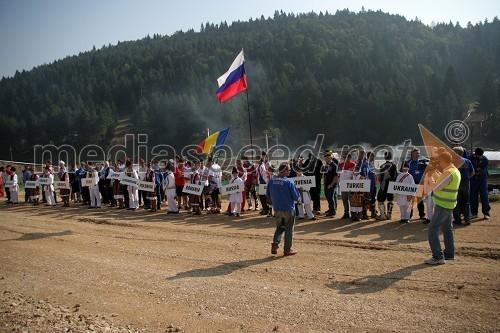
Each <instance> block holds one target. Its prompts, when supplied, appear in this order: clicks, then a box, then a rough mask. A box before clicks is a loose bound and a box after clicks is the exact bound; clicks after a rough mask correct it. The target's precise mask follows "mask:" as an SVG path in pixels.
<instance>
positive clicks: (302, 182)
mask: <svg viewBox="0 0 500 333" xmlns="http://www.w3.org/2000/svg"><path fill="white" fill-rule="evenodd" d="M290 179H291V180H293V182H294V183H295V186H297V187H298V188H303V189H305V190H309V189H310V188H311V187H316V177H314V176H302V177H294V178H290Z"/></svg>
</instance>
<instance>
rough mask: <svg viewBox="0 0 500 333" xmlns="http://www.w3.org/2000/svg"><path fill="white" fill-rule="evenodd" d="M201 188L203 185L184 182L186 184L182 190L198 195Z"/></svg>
mask: <svg viewBox="0 0 500 333" xmlns="http://www.w3.org/2000/svg"><path fill="white" fill-rule="evenodd" d="M203 188H204V186H203V185H197V184H186V185H184V188H183V189H182V192H184V193H188V194H194V195H200V194H201V192H202V191H203Z"/></svg>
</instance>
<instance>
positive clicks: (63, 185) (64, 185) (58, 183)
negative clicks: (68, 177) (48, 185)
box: [54, 181, 70, 190]
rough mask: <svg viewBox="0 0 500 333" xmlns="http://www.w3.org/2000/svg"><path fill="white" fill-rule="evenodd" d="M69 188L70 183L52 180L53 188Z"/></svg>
mask: <svg viewBox="0 0 500 333" xmlns="http://www.w3.org/2000/svg"><path fill="white" fill-rule="evenodd" d="M61 189H63V190H69V189H70V185H69V183H66V182H65V181H55V182H54V190H61Z"/></svg>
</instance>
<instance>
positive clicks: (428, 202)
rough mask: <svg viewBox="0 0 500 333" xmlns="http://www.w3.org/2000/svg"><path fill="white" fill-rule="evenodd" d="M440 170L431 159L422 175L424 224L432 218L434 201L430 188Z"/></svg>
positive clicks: (434, 184) (433, 184) (431, 188)
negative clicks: (424, 210)
mask: <svg viewBox="0 0 500 333" xmlns="http://www.w3.org/2000/svg"><path fill="white" fill-rule="evenodd" d="M440 175H441V172H439V170H438V169H437V161H433V159H432V158H431V161H430V163H429V165H428V166H427V170H426V172H425V175H424V180H423V191H424V196H425V197H426V198H425V206H426V208H427V219H425V220H424V222H423V223H424V224H427V223H430V222H431V219H432V215H434V207H435V204H434V201H432V190H433V189H434V186H436V181H437V180H438V178H439V176H440Z"/></svg>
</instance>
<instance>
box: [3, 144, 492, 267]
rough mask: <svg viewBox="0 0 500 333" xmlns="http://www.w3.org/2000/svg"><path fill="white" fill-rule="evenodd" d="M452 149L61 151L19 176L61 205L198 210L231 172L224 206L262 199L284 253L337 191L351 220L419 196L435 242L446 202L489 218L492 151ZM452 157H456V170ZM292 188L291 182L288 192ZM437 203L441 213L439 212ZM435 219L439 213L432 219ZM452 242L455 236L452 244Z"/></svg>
mask: <svg viewBox="0 0 500 333" xmlns="http://www.w3.org/2000/svg"><path fill="white" fill-rule="evenodd" d="M453 150H454V152H455V153H456V154H453V155H454V156H452V154H449V153H446V152H445V149H444V148H439V149H437V148H436V149H435V151H433V152H432V153H431V155H432V156H431V157H430V160H429V159H426V158H421V156H420V150H419V149H418V148H414V149H413V150H412V151H411V157H410V158H409V159H408V160H405V161H404V162H403V163H401V165H396V163H395V162H394V161H393V156H392V154H391V152H390V151H387V152H385V154H384V159H385V162H384V163H383V164H381V165H380V166H379V167H377V168H376V167H375V163H374V162H375V155H374V153H373V152H371V151H368V152H365V151H363V150H357V151H356V153H357V154H356V156H355V159H353V155H352V154H351V153H344V154H343V156H341V158H339V156H338V154H336V153H334V152H333V151H331V150H326V151H324V152H323V154H322V155H321V156H322V157H323V159H318V158H316V157H315V156H313V155H312V154H309V156H308V159H304V157H303V156H300V157H299V158H298V159H297V160H291V161H290V162H287V163H282V164H280V165H279V166H277V167H275V166H273V165H272V164H271V163H270V161H269V159H268V157H267V154H266V153H265V152H262V154H261V155H260V156H259V158H258V160H257V161H252V160H250V159H249V158H248V157H247V156H242V157H241V158H239V159H237V160H236V163H235V165H234V166H232V167H231V168H230V170H231V174H230V177H227V175H225V174H224V173H223V170H222V168H221V166H220V165H219V164H218V163H217V160H216V159H214V157H212V156H211V157H209V158H208V159H207V162H206V165H205V161H204V160H201V159H199V160H188V159H186V158H185V157H181V156H176V158H175V160H169V161H166V162H165V163H164V164H162V165H161V166H160V165H159V163H158V162H157V161H151V162H148V163H146V161H144V159H142V158H140V159H139V161H138V164H134V163H133V161H131V160H130V159H126V160H125V161H124V162H123V161H121V160H117V161H116V162H115V163H112V161H105V162H103V163H102V164H99V165H97V164H95V163H92V162H88V163H85V162H81V163H80V165H79V167H78V168H76V166H75V164H73V163H71V164H70V165H69V168H67V166H66V163H65V162H64V161H60V162H59V167H58V168H57V171H56V170H55V168H54V166H53V165H52V163H51V161H47V162H46V163H45V166H44V167H43V171H42V172H38V173H37V172H35V169H34V168H33V167H31V166H26V167H25V168H24V170H22V175H20V176H21V179H22V181H23V183H24V184H26V182H30V181H31V182H35V181H38V182H39V184H37V186H33V187H31V188H25V190H24V191H25V192H24V201H25V202H26V203H31V204H33V205H40V204H43V205H46V206H56V205H57V199H58V197H59V198H60V200H61V201H62V206H63V207H69V206H70V205H72V204H76V203H81V204H83V205H87V206H88V208H89V209H100V208H101V207H102V206H103V205H107V206H109V207H115V208H116V209H127V210H132V211H137V210H139V209H140V207H141V206H142V207H143V208H145V209H147V210H148V211H149V212H152V213H154V212H157V211H158V210H161V209H162V207H166V208H167V214H178V213H179V212H180V211H181V210H184V211H186V212H189V213H191V214H193V215H201V214H202V213H203V212H206V213H207V214H219V213H222V212H223V211H222V205H221V204H222V201H223V198H222V194H221V188H222V184H223V180H225V181H228V182H229V184H234V185H238V186H237V187H238V188H239V189H241V190H240V191H237V192H235V193H231V194H230V195H228V196H227V202H228V206H227V210H226V211H225V214H227V215H229V216H236V217H239V216H241V214H244V213H245V211H247V210H252V209H254V210H259V208H260V214H261V215H266V216H270V217H271V216H274V217H275V218H276V221H277V229H276V234H275V237H274V239H273V243H272V249H271V252H272V253H273V254H275V253H276V251H277V248H278V244H279V241H280V239H281V234H282V233H283V232H284V233H285V239H288V240H287V241H286V244H285V255H292V254H295V253H296V251H295V250H293V249H292V248H291V246H292V238H293V225H294V223H295V218H296V217H298V218H299V219H305V218H306V217H307V218H308V219H310V220H315V219H316V215H320V214H324V216H325V217H327V218H333V217H335V216H336V214H337V198H340V199H341V200H342V202H343V208H344V212H343V216H342V219H351V221H353V222H357V221H361V220H367V219H376V220H379V221H381V220H391V219H392V218H393V209H394V205H395V202H394V201H395V199H396V204H397V205H398V206H399V211H400V219H399V222H400V223H409V222H410V219H411V217H412V214H413V207H414V206H416V207H417V210H418V214H419V218H420V219H421V220H422V221H423V223H430V225H429V239H431V233H430V230H431V229H432V232H433V236H432V237H433V239H434V240H433V245H432V244H431V240H429V243H430V244H431V248H432V247H433V246H434V247H437V245H436V241H435V236H436V232H437V235H438V236H439V230H437V231H436V226H437V228H438V229H439V228H442V226H443V223H445V222H446V221H445V220H444V218H443V217H442V215H443V212H442V209H443V208H444V209H445V210H446V211H448V210H450V208H451V210H450V212H452V215H450V216H453V223H455V224H457V225H461V224H466V225H469V224H470V223H471V220H472V219H475V218H478V209H479V201H478V197H479V198H480V199H481V208H482V213H483V217H484V219H489V218H490V206H489V202H488V183H487V179H488V159H487V158H486V157H485V156H484V150H483V149H482V148H476V149H475V150H474V152H473V153H472V154H470V153H469V152H468V151H467V150H466V149H464V148H463V147H460V146H458V145H457V146H456V147H454V148H453ZM457 156H460V161H456V160H453V157H457ZM339 159H340V160H341V161H339ZM452 161H453V163H452ZM451 165H457V166H458V169H457V171H456V172H455V170H454V169H452V168H451ZM0 173H1V177H0V182H1V183H0V196H3V195H6V196H7V203H8V204H17V203H18V202H19V197H18V191H19V184H20V182H19V179H18V175H17V171H16V169H15V167H11V166H9V165H7V166H6V167H5V168H4V167H1V168H0ZM457 173H458V175H459V177H458V178H457V177H456V175H457ZM300 176H312V177H314V180H315V186H312V187H306V188H302V187H299V188H297V187H295V186H291V185H290V183H289V182H287V181H285V179H293V178H294V177H300ZM43 178H49V180H43ZM363 179H364V180H370V188H369V191H368V192H356V191H349V192H347V191H339V183H340V182H342V181H346V180H363ZM450 179H451V180H450ZM457 179H458V181H457ZM42 180H43V182H42ZM54 180H58V181H59V182H61V181H62V182H64V183H65V184H67V186H62V187H60V188H59V189H55V187H54ZM131 180H132V181H131ZM134 180H136V181H140V182H142V183H144V182H146V183H150V185H151V186H149V187H147V188H146V189H139V188H138V185H137V182H135V181H134ZM390 182H397V183H401V184H409V185H413V184H421V185H422V186H421V190H420V191H419V192H417V194H416V195H394V194H393V193H391V192H390V191H388V189H389V184H390ZM186 184H194V185H200V186H202V187H203V189H202V191H201V193H199V194H192V193H187V192H185V185H186ZM276 184H278V185H284V184H286V189H285V192H284V194H283V193H281V194H280V193H279V191H278V190H277V189H278V188H280V186H277V185H276ZM292 184H293V182H292ZM438 184H439V185H440V186H443V184H445V185H446V186H448V185H449V184H451V185H449V186H451V187H450V188H446V187H440V188H437V189H436V185H438ZM7 185H8V186H7ZM259 187H263V188H265V187H267V190H266V191H259V190H258V188H259ZM455 187H456V188H455ZM142 188H144V187H142ZM290 188H294V190H293V191H292V192H290V191H291V190H290ZM286 191H288V192H286ZM321 193H323V195H324V197H325V198H326V201H327V204H328V209H327V210H326V211H325V212H322V210H321V200H320V199H321ZM450 193H451V196H450ZM273 194H274V195H273ZM440 196H441V197H440ZM283 198H286V200H285V199H283ZM273 209H274V212H273ZM283 209H284V210H283ZM436 212H437V214H438V215H439V217H436V218H434V220H433V216H435V214H436ZM369 213H370V214H369ZM426 214H427V215H426ZM445 215H446V214H445ZM446 218H448V215H446ZM435 220H439V221H440V222H439V223H434V222H433V221H435ZM450 223H451V221H450ZM445 224H446V223H445ZM446 225H447V224H446ZM450 228H451V230H450ZM443 231H444V232H445V244H446V243H450V238H451V239H452V236H450V234H453V231H452V227H450V226H448V227H447V228H446V230H445V229H443ZM446 235H447V236H446ZM437 244H439V238H438V241H437ZM447 248H448V249H450V248H452V246H451V245H449V244H448V246H447ZM445 251H446V250H445ZM449 251H451V252H448V253H447V258H448V259H451V258H452V257H453V250H449ZM434 252H436V253H437V254H436V253H434ZM444 257H445V256H444V255H443V254H442V253H439V251H438V250H436V251H434V250H433V258H434V259H435V263H437V264H440V263H443V261H442V260H444Z"/></svg>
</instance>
